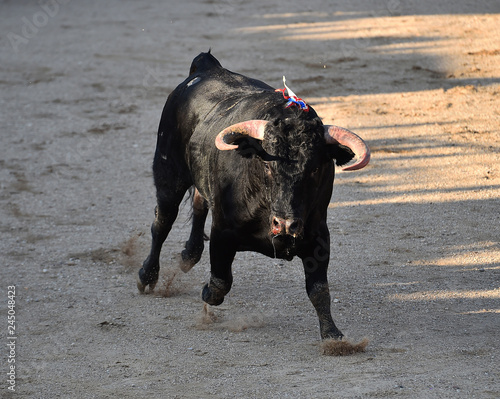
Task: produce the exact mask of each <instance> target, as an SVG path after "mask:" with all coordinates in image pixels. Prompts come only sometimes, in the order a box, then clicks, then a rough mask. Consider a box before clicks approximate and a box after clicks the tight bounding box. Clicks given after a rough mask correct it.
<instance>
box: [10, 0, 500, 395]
mask: <svg viewBox="0 0 500 399" xmlns="http://www.w3.org/2000/svg"><path fill="white" fill-rule="evenodd" d="M169 3H171V4H169ZM259 3H260V4H259ZM0 13H1V19H0V21H1V22H0V35H1V42H0V44H1V47H0V62H1V64H0V65H1V69H0V90H1V92H0V93H1V94H0V109H1V136H0V148H1V153H0V184H1V192H0V234H1V241H0V253H1V263H2V267H1V268H0V280H1V282H2V284H1V297H2V298H3V299H1V300H0V311H1V312H0V314H1V317H0V327H1V328H0V331H2V333H1V334H0V341H1V347H2V348H3V349H2V351H1V359H2V360H1V365H0V370H1V375H2V378H1V379H0V396H1V397H2V398H8V397H22V398H115V397H119V398H137V397H141V396H147V397H150V398H376V397H379V398H386V397H402V398H403V397H404V398H498V397H499V396H500V372H499V367H498V365H499V364H500V352H499V350H500V333H499V331H500V245H499V237H500V211H499V210H500V162H499V156H500V155H499V154H500V134H499V131H500V129H499V126H500V124H499V119H500V111H499V109H500V101H499V98H500V69H499V65H500V28H499V26H500V5H499V3H498V2H497V1H476V2H472V1H440V2H438V1H427V0H426V1H418V2H417V1H411V0H410V1H405V0H390V1H385V0H384V1H371V2H368V1H326V0H325V1H321V0H313V1H308V2H304V1H294V0H292V1H290V0H286V1H285V0H279V1H274V2H255V3H250V2H244V1H240V0H228V1H222V2H216V1H211V0H207V1H195V0H184V1H182V2H175V4H174V2H173V1H171V2H162V1H160V0H153V1H148V2H137V1H131V0H129V1H118V0H110V1H107V2H105V3H104V2H99V1H79V0H78V1H77V0H64V1H63V0H60V1H59V2H58V3H56V2H54V1H48V2H41V3H39V2H37V1H22V0H10V1H8V0H3V1H0ZM210 47H211V48H212V52H213V54H214V55H215V56H216V57H217V58H219V60H220V61H221V63H222V64H223V65H224V66H226V67H227V68H228V69H231V70H234V71H237V72H241V73H244V74H247V75H250V76H253V77H256V78H259V79H262V80H265V81H266V82H268V83H269V84H271V85H274V86H276V87H281V81H282V80H281V79H282V75H286V77H287V83H289V85H290V87H291V88H292V89H293V90H294V91H295V92H296V93H297V94H298V95H299V96H301V97H302V98H304V99H305V100H307V101H308V102H309V103H310V104H312V105H313V106H314V107H315V109H316V111H317V112H318V113H319V114H320V115H321V116H322V117H323V118H324V121H325V123H331V122H334V123H335V124H337V125H341V126H345V127H347V128H350V129H351V130H353V131H355V132H357V133H358V134H360V135H361V136H362V137H364V138H365V139H366V140H367V142H368V143H369V145H370V146H371V148H372V151H373V158H372V162H371V164H370V165H369V166H368V167H367V168H366V169H364V170H362V171H359V172H339V173H338V175H337V179H336V182H335V188H334V196H333V198H332V205H331V209H330V212H329V216H328V220H329V226H330V229H331V233H332V259H331V263H330V265H331V266H330V285H331V292H332V298H333V299H332V302H333V303H332V308H333V314H334V319H335V320H336V322H337V325H338V326H339V328H340V329H341V330H342V331H343V332H344V333H345V334H347V335H348V336H349V337H350V338H351V339H353V340H354V341H358V340H361V339H362V338H364V337H367V338H369V339H370V344H369V346H368V348H367V350H366V352H365V353H362V354H357V355H353V356H347V357H329V356H322V355H320V349H319V331H318V326H317V318H316V315H315V313H314V310H313V308H312V305H311V304H310V302H309V300H308V298H307V296H306V293H305V289H304V283H303V272H302V267H301V264H300V261H299V260H294V261H292V262H284V261H277V260H274V259H268V258H265V257H263V256H260V255H256V254H253V253H241V254H239V255H238V256H237V259H236V261H235V264H234V273H235V282H234V286H233V290H232V291H231V293H230V294H229V295H228V297H227V298H226V301H225V302H224V304H223V305H222V306H221V307H219V308H212V311H213V312H214V317H215V318H216V320H215V322H213V323H211V324H203V323H202V322H201V312H202V301H201V299H200V290H201V286H202V284H203V283H204V282H205V281H206V279H207V276H208V271H209V264H208V259H207V254H206V253H205V254H204V256H203V259H202V261H201V262H200V264H198V265H197V266H196V267H195V268H194V269H193V270H192V271H191V272H189V273H188V274H185V275H184V274H183V275H181V274H179V273H178V272H177V269H176V261H177V258H178V254H179V253H180V250H181V249H182V247H183V243H184V241H185V240H186V239H187V236H188V232H189V223H188V213H189V212H188V211H189V209H188V208H189V207H188V205H186V206H184V208H183V210H182V212H181V215H180V216H179V219H178V222H177V223H176V224H175V226H174V229H173V231H172V233H171V235H170V237H169V239H168V240H167V243H166V244H165V246H164V250H163V255H162V266H163V269H162V275H161V280H160V283H159V285H158V287H157V290H156V293H155V294H153V295H140V294H139V293H138V292H137V289H136V287H135V276H136V273H137V270H138V268H139V267H140V265H141V263H142V261H143V259H144V258H145V257H146V255H147V253H148V250H149V239H150V238H149V226H150V223H151V222H152V220H153V209H154V205H155V201H154V187H153V182H152V177H151V163H152V157H153V152H154V146H155V140H156V137H155V135H156V127H157V124H158V122H159V118H160V113H161V110H162V107H163V105H164V102H165V99H166V97H167V95H168V93H169V92H170V91H171V90H172V89H173V88H174V87H175V86H176V85H177V84H178V83H179V82H181V81H182V80H183V79H184V78H185V77H186V76H187V73H188V70H189V65H190V63H191V60H192V59H193V58H194V57H195V56H196V55H197V54H198V53H200V52H201V51H206V50H207V49H208V48H210ZM10 285H15V287H16V298H15V299H16V305H15V312H16V334H17V341H16V346H15V360H16V363H15V365H16V369H15V370H16V380H15V381H16V385H15V388H16V393H15V394H12V395H11V393H10V391H8V389H7V387H8V383H7V371H8V355H9V352H8V348H7V345H6V344H7V343H8V340H7V331H8V322H7V311H8V307H7V304H8V299H7V296H8V286H10Z"/></svg>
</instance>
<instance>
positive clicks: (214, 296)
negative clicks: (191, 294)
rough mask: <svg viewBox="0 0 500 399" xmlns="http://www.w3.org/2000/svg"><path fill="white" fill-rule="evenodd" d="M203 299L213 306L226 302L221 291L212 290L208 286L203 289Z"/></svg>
mask: <svg viewBox="0 0 500 399" xmlns="http://www.w3.org/2000/svg"><path fill="white" fill-rule="evenodd" d="M201 298H202V299H203V301H204V302H206V303H208V304H209V305H212V306H217V305H220V304H221V303H222V302H224V294H223V293H222V292H221V291H220V290H217V289H215V290H213V289H211V288H210V287H209V286H208V284H205V286H204V287H203V291H202V293H201Z"/></svg>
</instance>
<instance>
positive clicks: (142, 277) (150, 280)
mask: <svg viewBox="0 0 500 399" xmlns="http://www.w3.org/2000/svg"><path fill="white" fill-rule="evenodd" d="M157 281H158V275H153V274H149V275H147V274H146V272H145V271H144V268H141V269H140V270H139V275H138V278H137V289H138V290H139V292H140V293H141V294H144V293H145V291H146V287H147V286H148V285H149V292H150V293H151V292H153V290H154V289H155V286H156V283H157Z"/></svg>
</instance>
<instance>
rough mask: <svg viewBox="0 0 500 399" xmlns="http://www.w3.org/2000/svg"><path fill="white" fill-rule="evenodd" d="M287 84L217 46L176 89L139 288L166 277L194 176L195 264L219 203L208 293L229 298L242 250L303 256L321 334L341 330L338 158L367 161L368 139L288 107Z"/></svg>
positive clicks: (163, 127) (216, 299)
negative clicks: (262, 76)
mask: <svg viewBox="0 0 500 399" xmlns="http://www.w3.org/2000/svg"><path fill="white" fill-rule="evenodd" d="M286 104H287V100H286V99H285V98H284V95H283V93H281V92H277V91H276V90H274V89H273V88H272V87H270V86H268V85H267V84H265V83H263V82H261V81H258V80H255V79H250V78H247V77H245V76H242V75H239V74H235V73H232V72H230V71H228V70H226V69H224V68H223V67H222V66H221V65H220V63H219V62H218V61H217V60H216V59H215V57H213V56H212V55H211V54H210V53H202V54H200V55H199V56H198V57H196V58H195V59H194V60H193V63H192V65H191V70H190V75H189V77H188V78H187V79H186V80H185V81H184V82H183V83H181V84H180V85H179V86H178V87H177V88H176V89H175V90H174V91H173V92H172V93H171V94H170V96H169V97H168V100H167V103H166V104H165V107H164V109H163V113H162V117H161V121H160V126H159V130H158V142H157V146H156V153H155V157H154V163H153V174H154V182H155V185H156V190H157V207H156V218H155V220H154V223H153V225H152V227H151V231H152V246H151V252H150V254H149V256H148V258H147V259H146V260H145V262H144V264H143V267H142V268H141V270H140V271H139V280H138V288H139V290H140V291H141V292H144V290H145V288H146V287H147V286H148V285H149V289H150V290H152V289H153V288H154V286H155V284H156V282H157V280H158V273H159V269H160V265H159V256H160V251H161V246H162V244H163V242H164V241H165V239H166V238H167V235H168V234H169V232H170V229H171V227H172V224H173V223H174V221H175V219H176V217H177V213H178V209H179V205H180V203H181V201H182V199H183V197H184V195H185V193H186V191H187V190H188V189H190V188H191V187H192V186H194V188H195V190H194V195H193V220H192V230H191V234H190V237H189V240H188V241H187V242H186V247H185V249H184V251H183V252H182V263H181V269H183V270H184V271H188V270H189V269H190V268H191V267H193V266H194V265H195V264H196V263H197V262H198V261H199V260H200V257H201V254H202V252H203V248H204V225H205V220H206V217H207V214H208V210H209V209H210V210H211V211H212V229H211V233H210V265H211V277H210V281H209V283H208V284H206V285H205V286H204V288H203V291H202V298H203V300H204V301H205V302H206V303H208V304H210V305H219V304H221V303H222V302H223V300H224V296H225V295H226V294H227V293H228V292H229V290H230V289H231V285H232V282H233V277H232V272H231V265H232V263H233V260H234V257H235V254H236V252H238V251H256V252H259V253H262V254H264V255H266V256H269V257H272V258H281V259H286V260H291V259H292V258H293V257H294V256H298V257H299V258H301V260H302V262H303V265H304V271H305V280H306V290H307V294H308V296H309V298H310V300H311V302H312V304H313V305H314V308H315V309H316V311H317V314H318V317H319V323H320V331H321V337H322V338H323V339H325V338H336V339H340V338H341V337H342V336H343V335H342V333H341V332H340V330H339V329H337V327H336V326H335V324H334V322H333V320H332V316H331V311H330V301H331V300H330V292H329V288H328V281H327V269H328V261H329V257H330V256H329V255H330V235H329V231H328V227H327V224H326V216H327V208H328V204H329V201H330V198H331V194H332V186H333V179H334V163H336V164H337V165H344V164H346V163H347V162H349V161H350V160H351V159H352V158H353V157H354V155H357V158H358V160H357V162H356V163H355V164H354V165H352V166H348V167H346V168H344V169H351V170H353V169H360V168H362V167H364V166H365V165H366V164H367V163H368V160H369V157H370V153H369V150H368V148H367V146H366V145H365V144H364V142H363V141H362V140H361V139H360V138H359V137H358V136H356V135H355V134H354V133H351V132H349V131H347V130H345V129H343V128H339V127H336V126H324V125H323V123H322V122H321V120H320V118H319V117H318V115H317V114H316V112H315V111H314V109H312V108H309V110H307V111H306V110H303V109H302V108H299V107H297V106H290V107H286Z"/></svg>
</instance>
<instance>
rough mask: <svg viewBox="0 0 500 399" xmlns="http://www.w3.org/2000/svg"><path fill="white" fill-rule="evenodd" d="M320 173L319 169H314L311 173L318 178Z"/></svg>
mask: <svg viewBox="0 0 500 399" xmlns="http://www.w3.org/2000/svg"><path fill="white" fill-rule="evenodd" d="M318 172H319V168H314V169H313V170H312V172H311V176H316V175H317V174H318Z"/></svg>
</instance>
